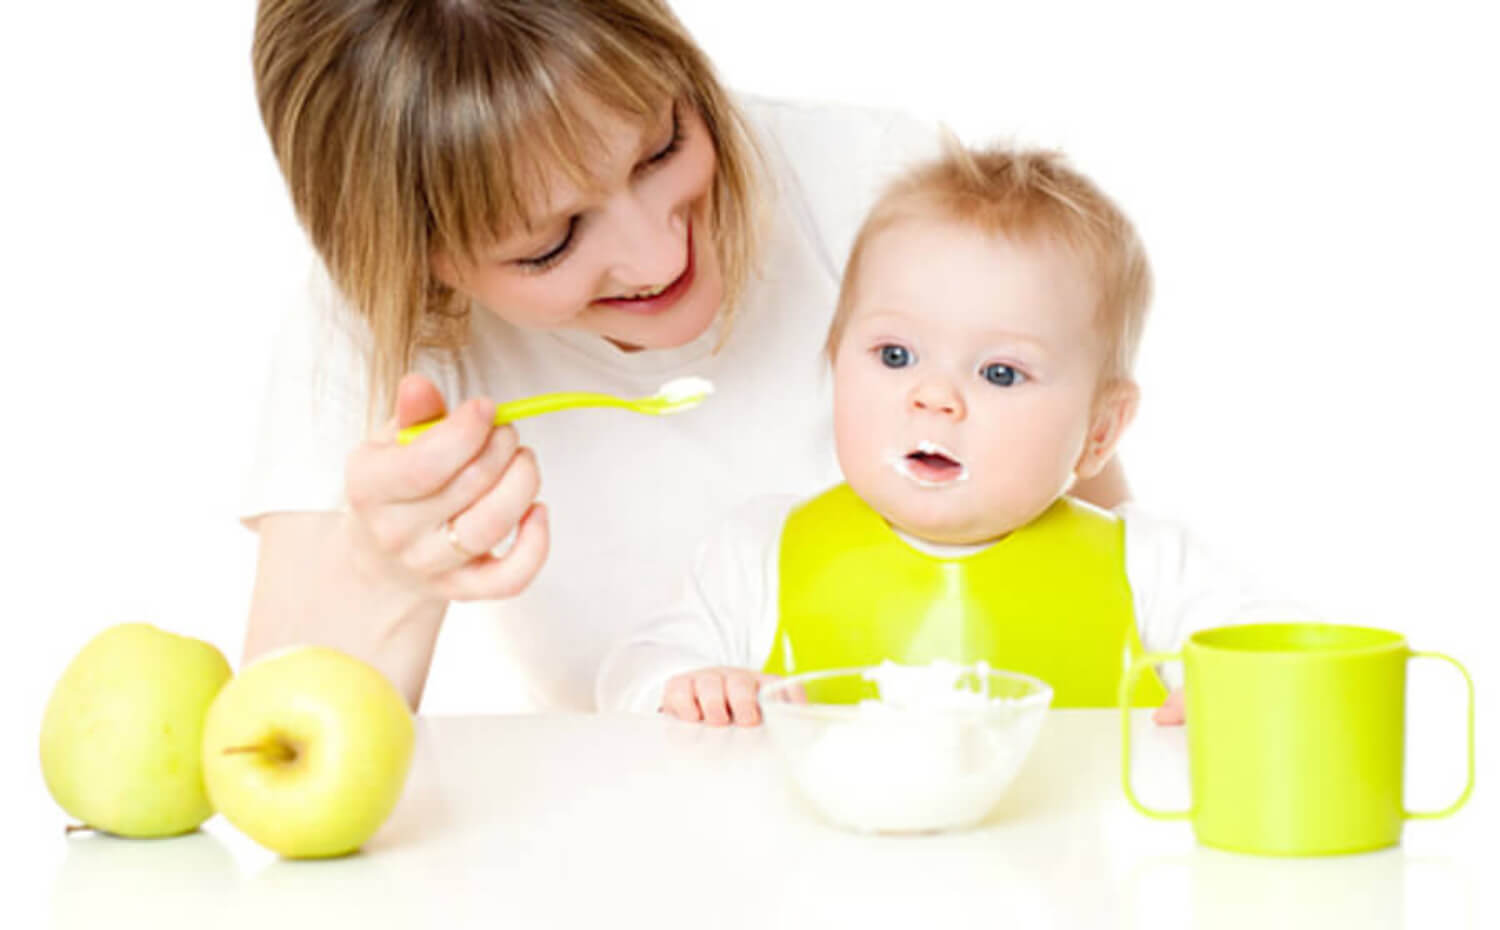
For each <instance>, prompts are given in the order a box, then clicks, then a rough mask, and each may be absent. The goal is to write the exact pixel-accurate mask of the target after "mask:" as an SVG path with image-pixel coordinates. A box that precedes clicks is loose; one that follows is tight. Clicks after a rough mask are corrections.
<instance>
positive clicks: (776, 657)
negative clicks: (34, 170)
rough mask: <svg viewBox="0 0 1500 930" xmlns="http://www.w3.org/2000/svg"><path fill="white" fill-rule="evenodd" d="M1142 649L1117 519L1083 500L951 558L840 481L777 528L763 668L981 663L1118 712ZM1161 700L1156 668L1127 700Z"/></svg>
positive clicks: (1069, 699)
mask: <svg viewBox="0 0 1500 930" xmlns="http://www.w3.org/2000/svg"><path fill="white" fill-rule="evenodd" d="M1141 652H1142V649H1141V641H1140V636H1139V634H1138V633H1137V632H1136V623H1135V609H1134V606H1133V603H1132V600H1131V594H1130V584H1129V582H1128V580H1127V579H1126V576H1125V525H1124V523H1123V522H1121V520H1120V519H1119V517H1116V516H1115V515H1113V514H1111V513H1108V512H1107V511H1103V510H1099V509H1097V508H1095V507H1092V506H1090V505H1088V504H1085V503H1083V502H1081V501H1077V500H1074V499H1072V498H1067V497H1064V498H1060V499H1058V501H1057V502H1056V503H1054V504H1053V505H1052V506H1051V507H1049V508H1048V509H1047V510H1046V511H1045V512H1044V513H1043V514H1042V515H1041V516H1040V517H1038V518H1037V519H1035V520H1033V521H1032V522H1030V523H1028V524H1027V525H1026V526H1024V527H1022V528H1020V529H1018V530H1016V531H1014V532H1012V533H1011V534H1010V535H1009V536H1006V537H1005V538H1004V539H1002V540H1000V541H999V542H997V543H995V544H994V545H993V546H990V547H989V548H988V549H985V550H983V551H981V552H977V553H975V554H973V555H969V556H964V557H960V558H940V557H938V556H932V555H928V554H926V553H924V552H920V551H918V550H916V549H913V548H912V547H911V546H910V545H908V544H907V543H906V542H905V541H904V540H902V539H901V537H900V536H898V535H897V534H896V532H895V531H894V530H892V529H891V528H890V526H889V525H887V524H886V522H885V520H884V518H882V517H881V516H880V515H879V514H877V513H876V512H875V511H874V510H872V509H870V507H869V505H867V504H865V502H864V501H862V500H860V499H859V497H857V496H856V495H855V494H854V492H853V491H852V490H850V489H849V486H848V485H847V484H841V485H839V486H837V487H835V488H833V489H832V490H830V491H827V492H825V493H823V494H821V495H819V496H818V497H815V498H813V499H812V500H810V501H808V502H806V503H804V504H800V505H798V506H797V507H796V508H795V509H793V511H792V512H791V514H790V515H789V516H788V517H787V520H786V525H785V527H784V528H783V530H782V536H781V560H780V619H779V622H778V624H777V629H776V639H775V643H774V645H773V647H772V650H771V657H770V659H768V660H767V662H766V665H765V671H767V672H769V673H771V674H775V675H790V674H795V673H798V672H808V671H814V670H818V669H829V668H847V667H850V666H856V665H876V664H879V663H880V662H882V661H885V660H887V659H889V660H891V661H894V662H900V663H904V664H912V665H921V664H926V663H928V662H931V661H933V660H934V659H947V660H950V661H954V662H963V663H970V662H978V661H980V660H983V661H986V662H988V663H989V664H990V665H991V666H992V667H994V668H1001V669H1009V670H1011V671H1018V672H1025V673H1026V674H1028V675H1034V676H1036V677H1037V678H1040V679H1042V680H1043V681H1045V682H1047V683H1048V684H1050V685H1051V686H1052V689H1053V702H1052V706H1054V707H1114V706H1116V705H1115V702H1116V698H1117V692H1118V688H1119V686H1120V678H1121V675H1122V674H1123V673H1124V671H1125V669H1126V668H1127V667H1128V665H1129V661H1130V659H1131V658H1133V657H1134V656H1136V655H1139V654H1140V653H1141ZM1165 699H1166V689H1165V688H1164V687H1163V686H1162V684H1161V682H1160V680H1158V679H1157V678H1156V676H1154V675H1151V676H1142V678H1141V681H1140V684H1138V685H1137V686H1136V689H1135V691H1134V692H1133V693H1132V695H1131V701H1132V703H1133V705H1134V706H1137V707H1148V706H1156V705H1158V704H1160V703H1161V702H1162V701H1164V700H1165Z"/></svg>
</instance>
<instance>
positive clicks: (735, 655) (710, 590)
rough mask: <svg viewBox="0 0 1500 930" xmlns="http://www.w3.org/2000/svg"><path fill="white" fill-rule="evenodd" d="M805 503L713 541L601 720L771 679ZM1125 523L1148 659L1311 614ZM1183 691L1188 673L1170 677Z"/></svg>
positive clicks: (1194, 551) (940, 549)
mask: <svg viewBox="0 0 1500 930" xmlns="http://www.w3.org/2000/svg"><path fill="white" fill-rule="evenodd" d="M805 499H806V498H805V497H797V496H778V497H768V498H764V499H761V500H758V501H754V502H751V503H749V504H747V505H746V506H745V507H743V508H741V509H740V510H738V511H736V512H735V513H734V514H732V515H731V516H729V517H728V518H726V519H725V520H724V522H723V523H722V524H721V525H720V526H719V527H718V528H717V530H716V531H715V532H714V533H713V534H712V535H711V536H709V537H708V538H707V539H705V540H704V541H703V543H702V544H701V545H700V547H699V549H698V552H697V554H696V556H695V558H694V559H693V562H692V565H691V569H690V570H689V571H688V572H687V573H686V574H687V577H686V580H685V582H684V583H683V584H681V586H680V588H679V590H678V591H677V592H676V594H675V595H674V596H673V597H671V598H670V599H669V600H667V601H665V602H663V604H662V605H661V606H660V607H659V608H658V609H656V610H654V611H653V613H652V615H651V617H650V618H649V619H648V620H646V621H645V622H644V623H641V624H638V625H636V624H632V627H633V628H634V630H635V632H634V633H633V634H631V635H630V636H628V637H626V638H622V640H621V641H620V642H618V643H616V645H615V646H614V648H612V649H611V650H610V652H609V654H608V655H607V656H606V657H605V660H604V662H603V663H602V665H601V667H600V673H599V683H598V693H597V702H598V705H599V707H600V708H601V709H605V710H626V711H635V712H639V713H650V712H654V711H655V710H657V709H658V707H659V705H660V702H661V695H662V689H663V687H664V686H665V685H666V682H667V680H668V679H669V678H672V677H673V676H675V675H678V674H680V673H682V672H687V671H691V670H693V669H698V668H708V667H713V666H732V667H741V668H755V669H759V668H761V667H763V666H764V665H765V662H766V659H767V658H769V657H770V654H771V649H772V646H773V643H774V640H775V636H776V628H777V620H778V605H779V601H780V596H779V593H780V588H779V583H778V574H779V566H780V556H781V532H782V529H783V527H784V526H785V524H786V518H787V516H788V514H789V513H790V512H791V510H792V508H793V507H795V506H796V505H797V504H798V503H799V502H801V501H802V500H805ZM1115 512H1116V513H1118V514H1119V515H1120V517H1121V518H1122V519H1123V521H1124V524H1125V574H1126V578H1127V580H1128V582H1129V584H1130V591H1131V598H1132V604H1133V607H1134V609H1135V619H1136V626H1137V630H1138V632H1139V634H1140V637H1141V644H1142V646H1144V648H1145V649H1146V651H1148V652H1169V651H1173V650H1175V649H1177V648H1178V647H1179V646H1180V645H1181V643H1182V642H1183V641H1184V640H1185V639H1186V638H1187V637H1188V636H1190V635H1192V634H1193V633H1194V632H1196V631H1198V630H1201V629H1207V628H1210V627H1215V626H1226V625H1231V624H1236V623H1250V622H1258V621H1264V622H1269V621H1274V620H1289V619H1308V615H1309V609H1308V607H1307V606H1306V605H1303V604H1299V603H1296V602H1294V601H1292V600H1290V599H1288V598H1285V597H1282V596H1279V595H1274V594H1272V593H1270V592H1269V591H1266V590H1261V589H1260V588H1259V587H1258V586H1257V585H1255V584H1253V583H1252V582H1250V581H1249V580H1248V579H1246V578H1244V577H1242V576H1241V575H1240V574H1239V573H1237V572H1236V571H1235V570H1234V569H1233V568H1232V567H1231V566H1230V565H1229V564H1228V562H1227V561H1226V560H1224V559H1223V558H1222V557H1220V556H1219V555H1218V554H1216V553H1215V552H1213V551H1212V550H1211V549H1209V548H1208V547H1207V546H1206V545H1204V544H1203V543H1202V542H1201V541H1199V540H1196V539H1194V538H1193V536H1192V535H1191V534H1190V533H1189V532H1188V531H1187V530H1186V529H1185V528H1184V527H1182V526H1180V525H1179V524H1177V523H1175V522H1172V521H1169V520H1163V519H1159V518H1157V517H1153V516H1151V515H1150V514H1149V513H1148V512H1147V511H1145V510H1144V509H1142V508H1141V507H1140V506H1139V505H1137V504H1134V503H1127V504H1124V505H1122V506H1121V507H1119V508H1118V509H1117V510H1116V511H1115ZM901 535H902V538H903V539H906V540H907V542H908V544H912V545H914V547H915V548H918V549H921V550H924V551H927V552H929V553H931V554H934V555H939V556H942V557H947V558H953V557H962V556H964V555H972V554H973V553H975V552H978V551H982V550H983V549H984V548H986V547H985V546H970V547H953V546H939V545H936V544H932V543H923V542H921V541H918V540H914V539H912V538H910V537H907V536H905V535H904V534H901ZM1161 671H1162V673H1163V675H1164V677H1165V678H1166V681H1167V684H1168V686H1169V687H1172V688H1178V687H1181V684H1182V669H1181V666H1180V665H1178V664H1168V665H1165V666H1163V667H1162V668H1161Z"/></svg>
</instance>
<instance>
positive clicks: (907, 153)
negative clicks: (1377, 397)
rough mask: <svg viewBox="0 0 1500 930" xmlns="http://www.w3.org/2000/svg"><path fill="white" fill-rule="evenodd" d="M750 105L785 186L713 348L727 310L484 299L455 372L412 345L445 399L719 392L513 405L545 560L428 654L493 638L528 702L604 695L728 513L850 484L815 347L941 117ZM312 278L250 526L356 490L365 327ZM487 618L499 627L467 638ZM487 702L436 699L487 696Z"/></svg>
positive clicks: (252, 490) (932, 143)
mask: <svg viewBox="0 0 1500 930" xmlns="http://www.w3.org/2000/svg"><path fill="white" fill-rule="evenodd" d="M744 109H745V113H746V116H747V118H748V119H749V122H750V124H751V126H752V129H753V131H754V132H755V134H756V137H757V141H758V142H759V144H760V145H761V148H762V150H763V152H764V154H765V156H766V160H767V162H768V169H769V175H770V177H769V178H768V181H769V187H770V188H771V189H772V190H773V193H772V194H771V196H773V197H774V200H773V202H772V204H771V207H772V209H771V211H770V218H769V226H768V229H767V238H766V241H765V247H764V249H763V251H762V255H761V276H760V277H759V278H758V279H755V280H752V282H751V283H750V286H749V288H748V290H747V293H746V294H745V296H744V300H743V302H742V304H741V305H740V308H739V311H738V313H737V316H736V318H735V321H734V324H733V329H732V331H731V333H730V335H729V338H728V339H727V341H726V343H725V345H724V347H723V348H722V349H721V350H720V351H718V352H717V353H715V351H714V347H715V345H716V343H717V341H718V339H719V329H718V327H717V326H714V327H711V328H710V330H709V331H707V332H705V333H704V334H703V335H702V336H700V337H699V338H698V339H696V340H694V341H693V342H691V343H689V344H687V345H684V346H679V347H677V348H673V349H665V350H651V351H644V352H636V353H627V352H622V351H620V350H619V349H617V348H615V347H614V346H613V345H611V344H610V343H608V342H606V341H605V340H604V339H602V338H599V337H597V336H592V335H584V334H580V333H573V332H556V331H547V332H542V331H528V330H522V329H518V328H516V327H513V326H511V325H509V324H507V323H505V322H504V321H502V320H501V319H500V318H499V317H497V316H495V315H494V314H492V313H488V312H486V311H484V310H483V309H480V308H476V309H475V311H474V312H473V313H472V314H471V334H470V335H471V338H470V340H469V343H468V344H467V346H466V347H465V348H464V349H463V350H462V352H461V359H460V364H461V368H462V371H463V373H464V379H463V380H462V382H461V381H460V375H459V372H460V367H458V366H455V365H454V364H453V363H452V362H450V361H449V360H447V359H446V358H445V357H444V356H443V355H441V354H439V353H430V354H424V355H423V356H422V357H420V358H419V359H418V362H417V366H416V367H417V370H419V371H421V372H422V373H423V374H426V375H427V376H429V377H430V378H432V379H433V381H434V382H435V383H436V384H437V386H438V388H439V389H440V390H441V391H442V392H443V396H444V398H445V399H446V400H447V401H448V403H449V405H450V406H452V405H453V404H455V403H456V402H458V401H459V400H461V399H462V398H464V397H467V396H473V395H476V394H484V395H486V396H488V397H490V398H493V399H496V400H510V399H515V398H518V397H524V396H528V395H532V394H538V393H543V392H548V391H604V392H608V393H611V394H618V395H621V396H626V397H636V396H643V395H648V394H652V393H654V392H655V391H656V390H657V388H658V387H660V386H661V385H662V383H663V382H666V381H668V380H670V379H672V378H676V377H680V376H686V375H699V376H702V377H706V378H708V379H710V380H711V381H713V383H714V388H715V390H714V393H713V395H712V396H711V397H710V398H709V399H708V400H707V401H706V402H705V403H704V404H703V405H702V406H700V407H698V408H697V409H694V410H691V411H688V412H686V413H681V414H677V415H674V416H671V417H645V416H640V415H636V414H632V413H628V412H624V411H619V410H598V409H590V410H574V411H567V412H562V413H555V414H550V415H548V416H543V417H537V418H534V419H529V420H524V421H522V422H520V423H518V424H517V430H518V432H519V434H520V437H521V441H522V442H523V443H524V444H525V445H527V446H530V447H531V448H533V449H534V450H536V453H537V459H538V463H539V465H540V469H541V473H542V491H541V499H542V500H544V501H546V503H547V506H548V511H549V522H550V525H551V537H552V544H551V553H550V556H549V557H548V560H547V564H546V565H545V566H544V567H543V569H542V571H541V572H540V573H539V574H538V576H537V577H536V579H535V581H533V582H532V584H531V586H530V587H528V588H527V589H526V591H525V592H523V593H522V594H521V595H520V596H518V597H515V598H512V599H509V600H505V601H495V602H484V603H480V604H465V605H453V606H452V607H450V610H449V613H448V618H447V621H446V622H445V624H444V633H443V635H442V637H441V638H440V640H439V648H438V659H437V660H435V668H436V667H439V666H440V665H441V659H442V656H443V652H444V649H443V645H444V644H443V640H444V639H448V638H449V631H450V630H453V629H454V628H455V626H456V625H457V626H459V627H461V628H462V630H463V631H464V635H465V636H467V637H468V639H469V642H468V644H467V647H466V649H467V650H481V651H482V650H492V654H493V656H494V658H495V662H494V664H493V668H495V669H504V668H513V669H516V670H518V674H520V675H523V676H524V678H525V682H524V687H525V691H526V693H528V694H529V695H530V696H531V706H533V707H536V708H538V709H542V708H565V709H579V710H586V709H590V708H592V707H593V704H594V683H595V677H596V671H597V668H598V664H599V661H600V659H601V657H602V656H603V654H604V651H605V649H606V648H607V647H608V646H609V644H610V643H611V642H612V641H614V640H615V639H617V638H618V637H619V636H620V635H621V634H624V633H628V632H629V629H628V626H629V625H630V624H632V623H634V622H639V621H641V620H643V619H644V618H646V617H647V616H649V613H648V609H647V605H649V604H651V603H659V601H660V597H661V594H662V592H670V590H671V588H672V587H673V586H674V585H675V583H676V581H677V579H678V577H679V574H680V570H681V567H682V566H683V565H686V564H687V563H688V561H689V559H690V558H691V556H692V552H693V548H694V546H695V545H696V544H697V542H698V541H699V540H701V539H702V538H703V537H704V536H705V535H706V534H707V532H708V530H709V529H710V528H711V527H712V526H713V525H714V523H716V522H717V521H719V520H721V519H722V518H724V517H725V516H726V515H727V514H729V513H730V512H731V511H732V510H733V509H734V508H735V507H736V505H739V504H741V503H743V502H744V501H745V500H746V499H747V498H751V497H754V496H757V495H762V494H776V493H790V494H802V495H805V494H809V493H812V492H814V491H816V490H817V489H819V488H821V487H825V486H827V485H829V484H831V483H833V482H834V481H835V480H837V477H838V472H837V469H836V462H835V458H834V453H833V446H832V439H831V437H832V434H833V429H832V414H831V411H832V404H831V401H830V387H831V385H830V378H829V376H828V375H827V374H826V365H825V363H824V358H823V355H822V347H823V341H824V338H825V336H826V333H827V328H828V323H829V320H830V319H831V317H832V313H833V307H834V302H835V299H836V295H837V290H838V283H839V278H840V276H841V274H842V272H843V265H844V260H845V257H846V255H847V253H848V250H849V246H850V244H851V242H852V240H853V237H854V234H855V232H856V231H857V229H858V226H859V223H860V221H861V220H862V219H863V217H864V214H865V212H866V211H867V209H868V207H869V206H870V204H871V203H872V202H873V200H874V197H875V195H876V194H877V193H878V191H879V189H880V188H881V186H883V185H884V183H885V182H886V181H888V180H889V179H890V178H891V177H892V176H893V175H894V174H895V173H896V172H897V171H899V169H900V168H902V167H904V166H906V165H908V164H910V163H911V162H913V161H914V160H916V159H918V158H925V157H928V156H931V155H934V154H936V153H937V151H938V147H939V146H938V135H937V132H936V128H935V127H934V126H931V125H927V124H923V123H920V122H917V121H915V120H912V119H909V118H906V117H903V116H900V115H897V114H893V113H889V112H883V111H877V110H870V109H862V108H854V107H833V106H822V105H800V104H789V103H779V102H770V101H762V100H748V101H745V107H744ZM314 279H315V280H314V282H313V286H312V288H311V291H310V294H311V298H310V300H309V302H308V304H307V305H306V306H302V307H297V308H294V312H293V313H292V314H291V315H290V316H289V317H288V320H287V323H286V325H285V326H284V328H283V332H282V334H281V336H280V338H279V339H278V342H277V346H276V349H275V352H274V359H273V371H272V377H271V380H270V389H269V394H268V397H267V400H266V404H265V407H264V408H263V412H262V419H261V425H260V436H259V444H258V452H257V456H256V459H255V461H254V463H253V465H252V468H251V472H250V475H249V480H248V484H247V488H246V493H245V498H244V502H243V508H242V516H243V518H244V519H245V520H246V521H247V522H249V523H250V524H251V525H252V526H253V520H254V518H255V517H257V516H260V515H262V514H265V513H270V512H276V511H330V510H338V509H340V508H341V507H343V506H344V489H343V473H344V465H345V460H346V458H347V457H348V455H349V453H350V452H351V451H352V450H353V449H354V448H355V447H356V446H357V445H358V444H359V442H360V441H361V440H362V439H363V438H364V436H365V434H366V429H365V407H366V397H367V390H368V389H367V385H366V375H365V372H366V359H367V357H368V355H367V353H368V344H369V339H368V335H367V333H366V330H365V328H364V324H363V322H362V321H360V320H359V319H358V318H357V317H356V316H355V315H354V314H353V312H352V311H351V310H349V309H348V308H347V306H345V304H344V302H343V301H342V299H341V298H340V296H339V295H338V294H337V293H336V292H335V290H334V289H333V287H332V286H331V285H330V284H329V283H328V279H327V277H326V275H325V274H324V273H323V272H322V270H321V268H319V269H318V270H317V273H316V274H315V275H314ZM476 626H477V627H480V628H482V629H483V630H484V631H485V634H486V635H485V636H482V637H478V638H477V639H476V638H475V637H472V636H468V634H469V633H470V632H472V630H473V629H474V628H475V627H476ZM481 644H482V645H481ZM431 690H432V689H431V688H429V693H430V692H431ZM497 690H508V691H511V692H513V691H515V690H516V689H515V688H514V685H513V684H512V685H511V686H510V687H509V688H497ZM479 704H480V705H481V706H479V707H464V708H452V707H445V708H444V709H446V710H451V709H464V710H476V709H495V708H494V707H493V706H492V705H490V704H489V703H487V702H484V701H480V702H479ZM507 709H508V708H507Z"/></svg>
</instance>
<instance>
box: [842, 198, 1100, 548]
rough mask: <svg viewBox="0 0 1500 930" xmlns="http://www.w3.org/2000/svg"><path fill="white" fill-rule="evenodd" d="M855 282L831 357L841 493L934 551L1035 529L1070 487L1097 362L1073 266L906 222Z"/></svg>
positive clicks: (1045, 252) (1086, 304)
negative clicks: (844, 489) (1031, 524)
mask: <svg viewBox="0 0 1500 930" xmlns="http://www.w3.org/2000/svg"><path fill="white" fill-rule="evenodd" d="M861 269H862V270H861V271H860V274H859V280H858V281H857V282H855V284H856V291H855V303H854V305H853V307H852V308H851V313H850V316H849V321H848V325H847V328H846V329H845V331H844V335H843V339H842V341H841V342H840V343H839V346H838V349H837V351H836V352H835V355H834V429H835V433H836V439H837V443H838V455H839V463H840V465H841V467H842V468H843V472H844V476H845V478H846V479H847V480H848V482H849V484H850V486H851V487H852V488H853V489H854V491H855V493H857V494H858V495H859V496H860V497H861V498H863V499H864V500H865V501H866V502H868V503H869V504H870V505H871V506H872V507H874V508H875V510H876V511H877V512H879V513H880V514H881V515H882V516H884V517H885V518H886V519H887V520H888V521H890V523H891V524H892V525H894V526H896V527H897V528H899V529H902V530H904V531H906V532H908V533H910V534H912V535H915V536H919V537H922V538H924V539H928V540H932V541H934V542H943V543H976V542H983V541H987V540H991V539H995V538H998V537H1000V536H1003V535H1005V534H1006V533H1009V532H1010V531H1011V530H1013V529H1016V528H1017V527H1019V526H1022V525H1023V524H1025V523H1027V522H1028V521H1030V520H1031V519H1032V518H1034V517H1036V516H1037V515H1038V514H1040V513H1041V512H1042V511H1043V510H1045V509H1046V508H1047V507H1048V506H1049V505H1050V504H1051V503H1052V501H1053V500H1055V499H1056V498H1057V496H1058V495H1059V494H1061V493H1063V492H1064V491H1065V490H1066V489H1067V487H1068V485H1069V484H1070V483H1071V481H1072V479H1073V477H1074V469H1075V467H1076V466H1078V464H1079V463H1080V460H1081V457H1082V455H1083V452H1084V449H1085V443H1086V441H1087V440H1088V438H1089V435H1090V426H1091V420H1092V413H1093V406H1094V403H1093V402H1094V398H1095V392H1096V388H1097V387H1098V384H1099V374H1100V372H1101V370H1102V368H1103V362H1104V351H1105V346H1104V341H1103V339H1102V337H1101V336H1100V334H1099V333H1098V331H1097V327H1096V326H1095V324H1094V321H1093V316H1094V304H1095V300H1094V294H1093V289H1092V286H1091V285H1090V284H1089V282H1088V281H1087V280H1086V276H1085V275H1084V274H1083V273H1082V272H1081V270H1080V269H1079V268H1078V263H1077V262H1076V260H1074V259H1073V258H1072V257H1071V256H1070V255H1069V254H1068V253H1067V252H1065V251H1064V250H1062V249H1059V248H1055V247H1052V246H1050V245H1031V244H1026V243H1014V242H1011V241H1009V240H1007V239H1004V238H998V237H997V238H990V237H986V236H985V235H983V234H982V233H980V232H978V231H975V230H970V229H966V228H964V227H962V226H959V225H957V224H953V223H943V222H939V221H935V220H905V221H900V222H898V223H897V224H896V225H894V226H892V227H891V228H889V229H887V230H885V231H884V232H882V233H880V234H879V235H878V236H876V237H875V238H874V239H873V240H871V241H870V242H869V243H868V244H867V247H866V252H865V254H864V256H863V259H862V265H861Z"/></svg>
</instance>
